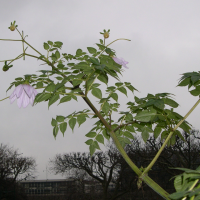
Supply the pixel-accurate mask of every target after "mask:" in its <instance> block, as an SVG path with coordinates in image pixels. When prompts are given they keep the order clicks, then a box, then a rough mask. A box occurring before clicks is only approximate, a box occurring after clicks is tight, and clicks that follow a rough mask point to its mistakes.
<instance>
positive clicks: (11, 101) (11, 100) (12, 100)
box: [9, 95, 17, 103]
mask: <svg viewBox="0 0 200 200" xmlns="http://www.w3.org/2000/svg"><path fill="white" fill-rule="evenodd" d="M16 98H17V96H16V95H14V96H13V98H10V97H9V99H10V103H13V102H14V101H15V99H16Z"/></svg>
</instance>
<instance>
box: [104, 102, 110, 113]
mask: <svg viewBox="0 0 200 200" xmlns="http://www.w3.org/2000/svg"><path fill="white" fill-rule="evenodd" d="M109 110H110V104H109V103H108V102H105V103H104V104H103V107H102V111H103V112H104V113H105V114H106V115H107V114H108V113H109Z"/></svg>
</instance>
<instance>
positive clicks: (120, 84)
mask: <svg viewBox="0 0 200 200" xmlns="http://www.w3.org/2000/svg"><path fill="white" fill-rule="evenodd" d="M115 85H116V86H117V87H120V86H122V85H123V83H121V82H118V83H115Z"/></svg>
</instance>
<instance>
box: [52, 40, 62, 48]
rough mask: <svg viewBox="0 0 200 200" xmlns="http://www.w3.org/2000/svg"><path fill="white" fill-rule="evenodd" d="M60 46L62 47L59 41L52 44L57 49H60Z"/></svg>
mask: <svg viewBox="0 0 200 200" xmlns="http://www.w3.org/2000/svg"><path fill="white" fill-rule="evenodd" d="M62 45H63V43H62V42H59V41H56V42H54V44H53V46H54V47H58V48H61V47H62Z"/></svg>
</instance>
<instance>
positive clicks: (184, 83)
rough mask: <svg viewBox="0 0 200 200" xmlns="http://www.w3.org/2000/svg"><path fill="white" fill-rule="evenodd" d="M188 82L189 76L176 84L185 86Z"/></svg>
mask: <svg viewBox="0 0 200 200" xmlns="http://www.w3.org/2000/svg"><path fill="white" fill-rule="evenodd" d="M188 84H190V77H188V78H186V79H184V80H183V81H181V82H180V83H179V84H178V86H186V85H188Z"/></svg>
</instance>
